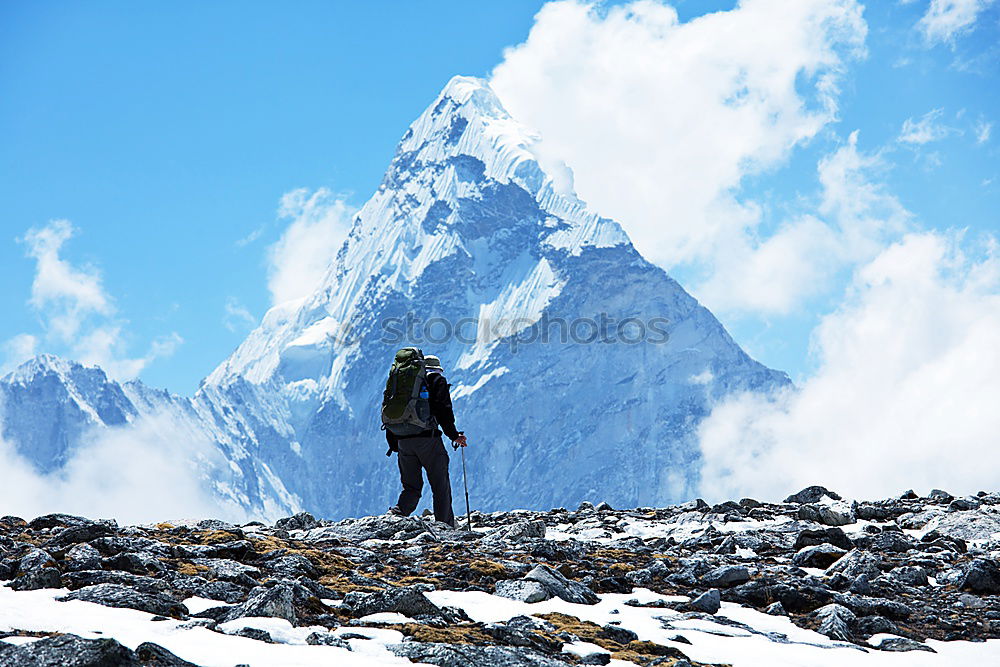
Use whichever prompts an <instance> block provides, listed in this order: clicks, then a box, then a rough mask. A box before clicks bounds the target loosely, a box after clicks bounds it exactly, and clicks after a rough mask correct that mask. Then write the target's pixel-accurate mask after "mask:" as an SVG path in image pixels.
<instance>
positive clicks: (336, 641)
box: [306, 632, 351, 651]
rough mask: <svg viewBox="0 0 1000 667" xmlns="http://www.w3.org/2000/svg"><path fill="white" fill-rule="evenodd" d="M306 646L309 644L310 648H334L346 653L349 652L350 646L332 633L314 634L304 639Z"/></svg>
mask: <svg viewBox="0 0 1000 667" xmlns="http://www.w3.org/2000/svg"><path fill="white" fill-rule="evenodd" d="M306 644H309V645H310V646H336V647H337V648H344V649H347V650H348V651H350V650H351V645H350V644H348V643H347V642H346V641H344V640H343V639H341V638H340V637H338V636H337V635H335V634H333V633H332V632H314V633H312V634H311V635H309V636H308V637H306Z"/></svg>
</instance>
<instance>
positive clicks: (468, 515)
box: [462, 447, 472, 531]
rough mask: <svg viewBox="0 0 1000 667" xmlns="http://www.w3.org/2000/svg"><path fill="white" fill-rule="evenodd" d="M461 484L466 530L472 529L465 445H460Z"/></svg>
mask: <svg viewBox="0 0 1000 667" xmlns="http://www.w3.org/2000/svg"><path fill="white" fill-rule="evenodd" d="M462 484H464V485H465V519H466V521H467V522H468V525H467V526H466V527H465V529H466V530H468V531H471V530H472V510H471V509H470V508H469V477H468V474H466V472H465V447H462Z"/></svg>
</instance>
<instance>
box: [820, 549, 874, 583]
mask: <svg viewBox="0 0 1000 667" xmlns="http://www.w3.org/2000/svg"><path fill="white" fill-rule="evenodd" d="M881 564H882V559H881V558H880V557H879V556H878V555H877V554H873V553H870V552H868V551H862V550H861V549H852V550H851V551H848V552H847V553H846V554H844V556H843V558H841V559H840V560H838V561H837V562H836V563H834V564H833V565H831V566H830V567H828V568H827V569H826V574H828V575H830V574H835V573H837V572H839V573H841V574H843V575H844V576H845V577H847V578H848V579H854V578H855V577H857V576H858V575H861V574H864V575H867V576H868V578H869V579H874V578H875V577H877V576H879V575H880V574H882V570H881V569H880V568H879V566H880V565H881Z"/></svg>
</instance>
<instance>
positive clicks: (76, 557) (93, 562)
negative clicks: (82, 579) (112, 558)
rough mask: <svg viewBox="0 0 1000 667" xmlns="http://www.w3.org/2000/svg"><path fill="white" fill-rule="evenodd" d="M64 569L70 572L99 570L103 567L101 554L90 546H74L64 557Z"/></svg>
mask: <svg viewBox="0 0 1000 667" xmlns="http://www.w3.org/2000/svg"><path fill="white" fill-rule="evenodd" d="M63 567H64V568H65V569H66V570H67V571H68V572H79V571H80V570H96V569H99V568H100V567H101V552H100V551H98V550H97V549H95V548H94V547H93V546H92V545H90V544H86V543H84V544H76V545H73V547H71V548H70V549H69V550H68V551H67V552H66V555H65V556H63Z"/></svg>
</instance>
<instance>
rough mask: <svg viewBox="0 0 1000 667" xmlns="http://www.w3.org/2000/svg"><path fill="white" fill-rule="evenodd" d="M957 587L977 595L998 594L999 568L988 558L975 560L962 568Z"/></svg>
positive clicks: (999, 585)
mask: <svg viewBox="0 0 1000 667" xmlns="http://www.w3.org/2000/svg"><path fill="white" fill-rule="evenodd" d="M958 587H959V588H960V589H962V590H965V591H971V592H973V593H979V594H986V595H995V594H997V593H1000V567H998V566H997V563H996V561H993V560H990V559H989V558H977V559H975V560H973V561H972V562H971V563H969V564H968V565H966V566H965V567H964V568H963V570H962V578H961V579H960V580H959V583H958Z"/></svg>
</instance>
